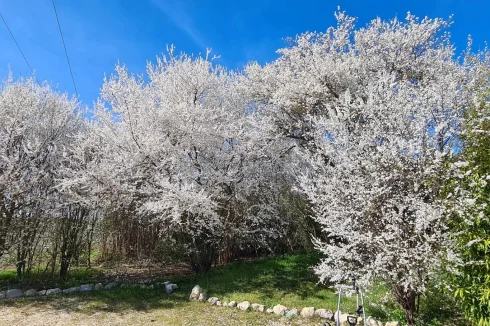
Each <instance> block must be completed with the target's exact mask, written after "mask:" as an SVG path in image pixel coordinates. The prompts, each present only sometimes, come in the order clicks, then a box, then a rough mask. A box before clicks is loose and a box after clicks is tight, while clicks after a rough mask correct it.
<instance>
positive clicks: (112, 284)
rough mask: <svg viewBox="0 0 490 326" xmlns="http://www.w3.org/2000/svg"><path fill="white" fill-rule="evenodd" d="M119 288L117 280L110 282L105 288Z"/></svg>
mask: <svg viewBox="0 0 490 326" xmlns="http://www.w3.org/2000/svg"><path fill="white" fill-rule="evenodd" d="M115 288H117V283H116V282H111V283H109V284H106V286H104V289H105V290H112V289H115Z"/></svg>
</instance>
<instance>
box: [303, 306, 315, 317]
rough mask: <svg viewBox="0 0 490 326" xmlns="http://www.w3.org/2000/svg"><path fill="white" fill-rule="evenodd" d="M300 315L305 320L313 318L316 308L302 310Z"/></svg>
mask: <svg viewBox="0 0 490 326" xmlns="http://www.w3.org/2000/svg"><path fill="white" fill-rule="evenodd" d="M300 315H301V317H303V318H312V317H313V316H315V308H314V307H305V308H303V309H301V313H300Z"/></svg>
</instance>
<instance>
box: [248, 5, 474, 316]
mask: <svg viewBox="0 0 490 326" xmlns="http://www.w3.org/2000/svg"><path fill="white" fill-rule="evenodd" d="M336 17H337V20H338V25H337V27H335V28H333V27H332V28H330V29H328V30H327V32H326V33H306V34H303V35H300V36H298V37H297V38H296V39H295V40H294V41H291V42H292V44H291V46H290V47H288V48H285V49H282V50H280V51H279V53H280V54H281V57H280V58H279V59H278V60H277V61H275V62H273V63H271V64H269V65H266V66H265V67H259V66H258V65H250V66H249V67H248V68H247V69H246V72H247V74H248V76H249V78H250V86H249V88H250V89H251V91H252V93H253V94H255V97H256V99H257V101H259V102H260V103H262V104H263V106H264V108H265V109H264V111H265V112H266V113H264V114H267V115H268V116H269V117H270V119H271V121H272V122H273V125H274V126H276V130H279V131H280V132H281V133H282V134H284V135H286V136H287V137H288V138H290V139H295V140H297V141H298V143H299V144H302V147H303V148H305V149H306V150H307V151H306V154H307V155H305V157H306V158H307V161H308V164H309V165H310V170H309V171H306V172H304V173H303V176H302V178H301V188H302V189H303V190H304V191H305V193H306V194H307V195H308V197H309V199H310V201H311V203H312V205H313V206H314V211H315V215H316V217H315V218H316V220H317V221H318V222H319V223H321V225H322V228H323V232H324V233H325V235H327V237H328V240H327V241H321V240H317V241H316V246H317V248H318V249H319V250H320V251H321V252H323V253H324V254H325V257H326V258H324V259H323V261H322V263H321V264H320V265H319V266H317V268H316V271H317V273H318V274H319V275H320V277H321V280H322V281H325V280H330V281H333V282H340V281H342V280H343V279H344V278H345V277H346V275H348V274H349V273H355V274H357V275H358V276H359V277H360V281H361V282H363V283H364V284H366V283H368V282H370V281H373V280H375V279H377V278H382V279H383V280H384V281H385V282H386V283H387V284H388V285H389V287H390V289H391V291H392V293H393V294H394V296H395V297H396V299H397V301H398V302H399V303H400V304H401V306H402V307H403V309H404V310H405V312H406V315H407V321H408V323H409V324H410V325H413V324H414V322H415V321H414V311H415V299H416V297H417V296H418V295H420V294H422V293H424V291H425V287H426V284H427V281H428V276H429V275H430V273H431V272H432V271H433V270H434V269H436V268H437V267H438V266H439V263H440V262H441V259H444V258H445V257H447V251H448V250H447V247H446V246H445V241H446V238H447V237H446V233H445V230H446V220H445V203H444V202H443V201H442V200H441V199H440V197H439V195H440V192H441V189H442V187H443V185H444V183H445V180H446V177H447V175H446V170H447V169H445V162H446V161H447V158H448V157H449V156H451V155H452V147H453V146H454V145H455V143H456V142H457V141H458V137H457V135H458V132H459V128H460V127H459V124H460V120H459V118H460V117H461V116H462V112H464V109H465V107H466V106H467V96H468V94H467V92H466V91H465V90H466V89H467V87H468V86H470V85H471V83H472V79H470V76H471V71H472V68H471V66H470V65H469V64H464V65H463V66H462V65H460V64H459V63H458V62H457V61H455V60H454V59H453V57H454V48H453V46H452V45H451V43H450V40H449V35H448V34H447V33H445V31H444V30H445V29H446V28H447V27H448V26H449V23H448V22H445V21H443V20H440V19H434V20H432V19H428V18H425V19H423V20H419V19H417V18H416V17H414V16H412V15H410V14H409V15H408V16H407V18H406V20H405V21H400V20H398V19H393V20H390V21H383V20H381V19H376V20H373V21H372V22H371V23H370V24H368V25H367V26H366V27H365V28H361V29H359V30H355V26H354V19H353V18H351V17H349V16H347V15H345V14H344V13H342V12H340V13H337V14H336Z"/></svg>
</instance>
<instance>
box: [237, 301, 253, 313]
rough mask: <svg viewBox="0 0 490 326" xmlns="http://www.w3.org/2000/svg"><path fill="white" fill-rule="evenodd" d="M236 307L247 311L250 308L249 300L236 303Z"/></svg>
mask: <svg viewBox="0 0 490 326" xmlns="http://www.w3.org/2000/svg"><path fill="white" fill-rule="evenodd" d="M237 308H238V309H240V310H243V311H247V310H248V309H249V308H250V302H248V301H243V302H240V303H239V304H237Z"/></svg>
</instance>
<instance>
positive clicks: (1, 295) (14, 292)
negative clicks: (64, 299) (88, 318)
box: [0, 282, 118, 300]
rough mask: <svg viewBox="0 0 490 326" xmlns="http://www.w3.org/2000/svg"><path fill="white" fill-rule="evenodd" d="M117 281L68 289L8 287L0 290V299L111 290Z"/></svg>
mask: <svg viewBox="0 0 490 326" xmlns="http://www.w3.org/2000/svg"><path fill="white" fill-rule="evenodd" d="M117 285H118V284H117V283H115V282H112V283H109V284H106V285H103V284H102V283H97V284H82V285H80V286H74V287H71V288H68V289H64V290H62V289H60V288H54V289H48V290H40V291H38V290H36V289H29V290H26V291H21V290H19V289H10V290H7V291H0V300H1V299H15V298H20V297H36V296H50V295H55V294H61V293H64V294H69V293H75V292H90V291H93V290H95V291H98V290H102V289H104V290H111V289H113V288H115V287H117Z"/></svg>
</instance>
